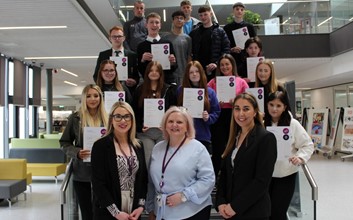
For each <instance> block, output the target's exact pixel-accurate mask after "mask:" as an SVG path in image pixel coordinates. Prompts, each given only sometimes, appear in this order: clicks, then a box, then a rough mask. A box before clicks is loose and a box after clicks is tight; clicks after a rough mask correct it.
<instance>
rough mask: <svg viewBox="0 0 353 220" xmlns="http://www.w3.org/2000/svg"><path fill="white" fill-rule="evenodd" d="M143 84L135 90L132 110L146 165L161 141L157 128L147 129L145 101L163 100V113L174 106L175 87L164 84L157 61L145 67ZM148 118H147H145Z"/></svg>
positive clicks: (160, 67) (162, 74)
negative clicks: (153, 149) (156, 145)
mask: <svg viewBox="0 0 353 220" xmlns="http://www.w3.org/2000/svg"><path fill="white" fill-rule="evenodd" d="M144 76H145V77H144V81H143V84H141V85H140V86H138V87H137V88H136V90H135V94H134V98H133V109H134V112H135V114H136V130H137V138H138V139H140V140H141V141H142V142H143V146H144V148H145V157H146V162H147V165H148V164H149V159H150V156H151V152H152V148H153V146H154V145H155V144H156V143H158V142H159V141H161V140H163V134H162V131H161V130H160V129H159V126H158V127H149V126H148V125H147V124H145V115H144V114H145V109H144V107H145V106H144V101H145V99H163V100H164V112H165V111H166V110H167V109H168V108H169V107H170V106H173V105H176V101H177V100H176V86H175V85H169V84H166V83H165V82H164V72H163V68H162V65H161V64H160V63H159V62H158V61H151V62H150V63H149V64H148V65H147V67H146V73H145V74H144ZM147 117H148V116H147Z"/></svg>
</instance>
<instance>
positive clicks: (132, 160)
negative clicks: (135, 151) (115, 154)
mask: <svg viewBox="0 0 353 220" xmlns="http://www.w3.org/2000/svg"><path fill="white" fill-rule="evenodd" d="M114 139H115V141H116V142H117V143H118V146H119V149H120V151H121V153H122V154H123V155H124V157H125V159H126V162H127V165H128V166H129V175H130V176H131V175H132V168H133V166H134V157H133V155H132V147H131V145H130V144H129V149H130V155H131V157H130V159H129V158H128V156H127V155H126V154H125V152H124V151H123V149H121V146H120V143H119V141H118V139H117V138H116V137H115V136H114Z"/></svg>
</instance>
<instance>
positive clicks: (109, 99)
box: [104, 91, 125, 113]
mask: <svg viewBox="0 0 353 220" xmlns="http://www.w3.org/2000/svg"><path fill="white" fill-rule="evenodd" d="M119 101H120V102H125V91H105V92H104V107H105V111H106V112H107V113H109V112H110V109H111V108H112V106H113V105H114V103H115V102H119Z"/></svg>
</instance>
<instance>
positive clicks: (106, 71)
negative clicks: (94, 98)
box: [102, 69, 115, 73]
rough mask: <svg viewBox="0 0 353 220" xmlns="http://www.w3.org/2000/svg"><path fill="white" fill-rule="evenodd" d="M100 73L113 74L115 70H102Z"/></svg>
mask: <svg viewBox="0 0 353 220" xmlns="http://www.w3.org/2000/svg"><path fill="white" fill-rule="evenodd" d="M102 72H103V73H108V72H109V73H114V72H115V70H113V69H110V70H102Z"/></svg>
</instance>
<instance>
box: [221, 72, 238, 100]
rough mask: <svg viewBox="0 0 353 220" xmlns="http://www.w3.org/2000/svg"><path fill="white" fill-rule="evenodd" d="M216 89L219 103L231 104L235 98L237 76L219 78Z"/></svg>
mask: <svg viewBox="0 0 353 220" xmlns="http://www.w3.org/2000/svg"><path fill="white" fill-rule="evenodd" d="M216 88H217V98H218V101H222V102H226V103H229V100H231V99H234V97H235V91H236V85H235V76H217V78H216Z"/></svg>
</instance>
